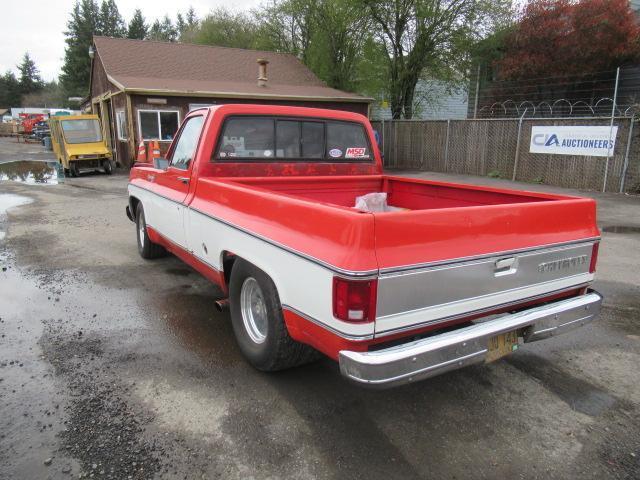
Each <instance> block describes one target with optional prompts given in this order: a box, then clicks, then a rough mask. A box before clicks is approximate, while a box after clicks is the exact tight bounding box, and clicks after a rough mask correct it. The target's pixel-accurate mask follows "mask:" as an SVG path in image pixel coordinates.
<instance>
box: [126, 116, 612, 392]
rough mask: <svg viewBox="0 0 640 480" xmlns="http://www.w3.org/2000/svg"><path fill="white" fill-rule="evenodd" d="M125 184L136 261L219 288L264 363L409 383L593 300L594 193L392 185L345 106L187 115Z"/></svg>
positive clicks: (571, 315)
mask: <svg viewBox="0 0 640 480" xmlns="http://www.w3.org/2000/svg"><path fill="white" fill-rule="evenodd" d="M128 189H129V202H128V205H127V215H128V216H129V218H130V219H131V220H132V221H134V222H135V223H136V225H137V233H136V237H137V242H138V251H139V253H140V255H141V256H142V257H143V258H147V259H151V258H155V257H158V256H161V255H163V254H164V253H165V252H166V251H169V252H171V253H173V254H175V255H176V256H177V257H178V258H180V259H182V260H183V261H184V262H186V263H187V264H189V265H191V266H192V267H193V268H194V269H196V270H197V271H199V272H200V273H201V274H202V275H204V276H205V277H206V278H208V279H209V280H211V281H213V282H215V283H216V284H218V285H219V286H220V288H221V290H222V291H223V292H224V294H225V296H227V298H228V304H229V307H230V310H231V321H232V324H233V331H234V334H235V337H236V339H237V342H238V344H239V346H240V349H241V351H242V353H243V354H244V356H245V357H246V358H247V360H248V361H249V362H250V363H251V364H252V365H254V366H255V367H256V368H258V369H260V370H264V371H273V370H279V369H284V368H289V367H292V366H295V365H299V364H301V363H304V362H306V361H309V360H310V359H313V358H315V357H316V352H317V351H319V352H322V353H324V354H325V355H327V356H329V357H331V358H333V359H334V360H336V361H338V362H339V364H340V370H341V372H342V374H343V375H344V376H345V377H347V378H349V379H350V380H353V381H355V382H358V383H361V384H365V385H370V386H377V387H384V386H391V385H398V384H402V383H408V382H413V381H417V380H419V379H423V378H426V377H430V376H433V375H437V374H440V373H443V372H446V371H449V370H453V369H457V368H460V367H463V366H465V365H469V364H472V363H477V362H486V361H493V360H496V359H498V358H500V357H502V356H504V355H507V354H509V353H511V352H512V351H514V350H516V349H517V348H519V346H520V345H522V344H526V343H527V342H532V341H535V340H541V339H546V338H549V337H552V336H555V335H558V334H561V333H565V332H570V331H571V330H573V329H574V328H576V327H579V326H581V325H584V324H586V323H588V322H590V321H592V320H593V319H595V318H596V316H597V314H598V312H599V310H600V305H601V302H602V297H601V296H600V295H599V294H598V293H597V292H595V291H593V290H592V289H591V283H592V281H593V279H594V273H595V267H596V259H597V253H598V245H599V242H600V234H599V231H598V228H597V226H596V205H595V202H594V201H593V200H592V199H586V198H577V197H571V196H565V195H552V194H547V193H537V192H522V191H514V190H507V189H500V188H491V187H479V186H472V185H463V184H455V183H446V182H436V181H429V180H420V179H412V178H404V177H398V176H393V175H386V174H384V173H383V171H382V165H381V161H380V152H379V150H378V148H377V146H376V143H375V140H374V134H373V130H372V128H371V125H370V124H369V122H368V120H367V119H366V118H365V117H363V116H361V115H357V114H353V113H348V112H341V111H333V110H321V109H311V108H294V107H280V106H260V105H223V106H214V107H210V108H206V109H199V110H194V111H192V112H190V113H189V114H188V115H187V117H186V118H185V120H184V122H183V123H182V126H181V127H180V130H179V131H178V133H177V135H176V136H175V139H174V141H173V143H172V145H171V147H170V149H169V151H168V153H167V159H166V160H165V159H156V160H155V161H154V163H153V164H149V163H138V164H136V165H135V166H134V168H132V170H131V174H130V181H129V187H128ZM372 193H373V194H376V195H373V197H374V198H376V199H377V200H381V199H382V200H384V195H381V194H386V199H387V201H386V205H383V204H382V203H379V204H378V207H376V208H374V209H370V208H369V207H367V202H366V201H364V203H363V198H362V197H364V198H365V199H366V198H367V197H366V195H368V194H372ZM369 196H371V195H369ZM356 203H358V205H359V208H355V205H356ZM383 203H384V202H383ZM218 305H220V306H221V307H222V306H224V305H225V301H224V300H222V301H219V302H218Z"/></svg>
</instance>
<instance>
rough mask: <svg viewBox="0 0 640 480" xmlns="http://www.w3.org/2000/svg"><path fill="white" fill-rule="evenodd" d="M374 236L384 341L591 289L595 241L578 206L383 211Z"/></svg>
mask: <svg viewBox="0 0 640 480" xmlns="http://www.w3.org/2000/svg"><path fill="white" fill-rule="evenodd" d="M375 230H376V254H377V258H378V263H379V265H380V276H379V280H378V302H377V313H376V335H380V336H382V335H387V334H393V333H399V332H401V331H403V330H407V329H413V328H416V327H421V326H427V325H430V324H436V323H440V322H444V321H449V320H453V319H455V318H458V317H463V316H468V315H470V314H476V313H479V312H482V311H488V310H492V309H496V308H499V307H504V306H508V305H510V304H515V303H521V302H522V301H524V300H528V299H535V298H537V297H544V296H548V295H549V294H551V293H556V292H562V291H567V290H571V289H575V288H576V287H579V286H584V285H587V284H589V283H590V282H591V281H592V280H593V274H592V273H590V263H591V257H592V251H593V246H594V243H596V242H597V241H598V239H599V232H598V229H597V227H596V218H595V202H594V201H593V200H591V199H576V198H567V199H563V198H559V199H554V200H548V201H543V202H535V203H513V204H507V205H485V206H473V207H462V208H444V209H433V210H425V211H405V212H392V213H381V214H375Z"/></svg>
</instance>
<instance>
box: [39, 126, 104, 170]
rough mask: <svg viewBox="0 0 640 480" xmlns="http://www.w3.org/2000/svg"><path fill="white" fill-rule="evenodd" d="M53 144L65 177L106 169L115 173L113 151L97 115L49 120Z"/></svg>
mask: <svg viewBox="0 0 640 480" xmlns="http://www.w3.org/2000/svg"><path fill="white" fill-rule="evenodd" d="M49 127H50V128H51V144H52V147H53V151H54V153H55V155H56V157H57V160H58V162H59V163H60V164H61V165H62V166H63V168H64V170H65V173H67V174H71V176H73V177H77V176H78V175H80V172H81V171H82V170H86V169H90V170H95V169H98V168H102V169H103V170H104V172H105V173H106V174H107V175H110V174H111V173H113V161H112V156H111V150H110V149H109V147H108V146H107V143H106V141H105V140H104V138H103V136H102V128H101V127H100V120H99V119H98V116H97V115H56V116H53V117H51V118H50V119H49Z"/></svg>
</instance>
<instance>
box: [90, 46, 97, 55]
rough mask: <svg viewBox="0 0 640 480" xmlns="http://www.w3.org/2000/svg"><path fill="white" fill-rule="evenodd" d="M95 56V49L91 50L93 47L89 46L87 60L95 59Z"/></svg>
mask: <svg viewBox="0 0 640 480" xmlns="http://www.w3.org/2000/svg"><path fill="white" fill-rule="evenodd" d="M95 56H96V51H95V49H94V48H93V45H91V46H90V47H89V58H93V57H95Z"/></svg>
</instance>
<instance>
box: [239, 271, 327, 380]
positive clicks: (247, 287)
mask: <svg viewBox="0 0 640 480" xmlns="http://www.w3.org/2000/svg"><path fill="white" fill-rule="evenodd" d="M229 300H230V302H229V303H230V310H231V323H232V325H233V332H234V334H235V337H236V341H237V342H238V346H239V347H240V350H242V353H243V355H244V356H245V358H246V359H247V360H248V361H249V363H250V364H251V365H253V366H254V367H255V368H257V369H258V370H262V371H264V372H272V371H276V370H284V369H286V368H291V367H295V366H298V365H302V364H305V363H308V362H311V361H313V360H316V359H317V358H319V356H320V355H319V353H318V352H317V351H315V350H314V349H313V348H311V347H309V346H308V345H304V344H302V343H299V342H296V341H295V340H293V339H292V338H291V337H290V336H289V332H288V331H287V327H286V325H285V323H284V317H283V315H282V306H281V305H280V297H279V296H278V291H277V289H276V286H275V284H274V283H273V281H272V280H271V278H270V277H269V276H268V275H267V274H266V273H264V272H263V271H262V270H260V269H259V268H257V267H255V266H254V265H251V264H250V263H248V262H246V261H244V260H242V259H238V260H236V262H235V263H234V265H233V270H232V271H231V280H230V282H229Z"/></svg>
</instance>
